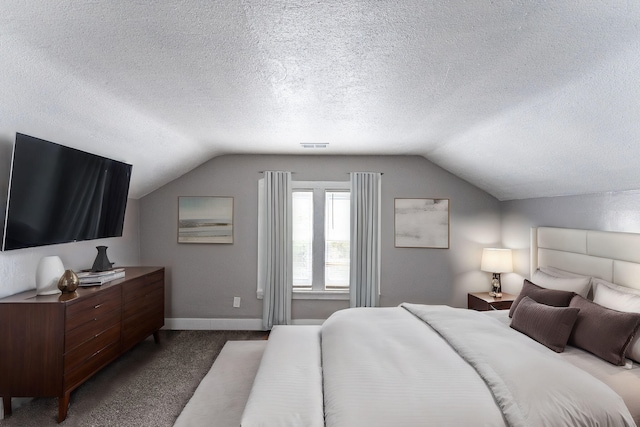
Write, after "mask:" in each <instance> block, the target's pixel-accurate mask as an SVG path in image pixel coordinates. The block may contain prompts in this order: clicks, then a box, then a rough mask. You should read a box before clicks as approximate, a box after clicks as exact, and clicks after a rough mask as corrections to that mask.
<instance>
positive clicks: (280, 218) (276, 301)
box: [261, 171, 292, 329]
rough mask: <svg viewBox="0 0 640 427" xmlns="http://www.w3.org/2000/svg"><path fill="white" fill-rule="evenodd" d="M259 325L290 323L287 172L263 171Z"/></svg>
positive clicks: (290, 287)
mask: <svg viewBox="0 0 640 427" xmlns="http://www.w3.org/2000/svg"><path fill="white" fill-rule="evenodd" d="M264 203H265V205H264V209H263V215H264V218H263V221H264V222H263V224H264V242H263V245H264V247H263V248H262V249H263V250H262V251H261V252H262V254H263V256H264V260H263V262H262V263H261V266H262V272H261V274H262V275H263V280H264V282H263V283H264V296H263V300H262V304H263V312H262V325H263V327H264V328H265V329H271V328H272V327H273V325H288V324H290V323H291V292H292V290H291V289H292V264H291V172H282V171H265V173H264Z"/></svg>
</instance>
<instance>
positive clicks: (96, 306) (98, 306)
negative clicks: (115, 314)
mask: <svg viewBox="0 0 640 427" xmlns="http://www.w3.org/2000/svg"><path fill="white" fill-rule="evenodd" d="M100 307H102V304H97V305H94V306H93V308H100Z"/></svg>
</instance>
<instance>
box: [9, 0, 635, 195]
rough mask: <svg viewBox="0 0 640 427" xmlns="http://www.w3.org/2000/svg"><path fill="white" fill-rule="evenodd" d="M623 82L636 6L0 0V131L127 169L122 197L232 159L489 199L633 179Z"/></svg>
mask: <svg viewBox="0 0 640 427" xmlns="http://www.w3.org/2000/svg"><path fill="white" fill-rule="evenodd" d="M639 76H640V2H635V1H585V2H574V1H564V0H560V1H506V0H505V1H449V0H413V1H405V0H349V1H311V0H255V1H251V0H236V1H232V0H226V1H211V0H183V1H168V0H167V1H131V0H126V1H125V0H117V1H115V0H114V1H104V2H97V1H95V0H58V1H42V0H3V1H2V2H0V141H1V142H5V143H8V142H10V141H12V140H13V137H14V135H15V132H22V133H26V134H29V135H33V136H37V137H40V138H44V139H49V140H52V141H54V142H58V143H61V144H65V145H70V146H73V147H76V148H80V149H84V150H87V151H91V152H94V153H98V154H102V155H105V156H108V157H112V158H116V159H119V160H125V161H128V162H130V163H132V164H133V165H134V176H133V181H132V188H131V196H132V197H134V198H138V197H141V196H143V195H144V194H147V193H149V192H150V191H153V190H154V189H156V188H158V187H160V186H162V185H164V184H165V183H167V182H169V181H171V180H173V179H175V178H176V177H178V176H180V175H182V174H184V173H186V172H187V171H189V170H191V169H193V168H194V167H196V166H197V165H199V164H201V163H203V162H205V161H207V160H208V159H210V158H212V157H214V156H217V155H222V154H230V153H265V154H284V153H286V154H337V155H351V154H375V155H386V154H407V155H409V154H414V155H422V156H424V157H425V158H427V159H429V160H430V161H432V162H434V163H436V164H438V165H440V166H442V167H443V168H445V169H447V170H449V171H451V172H452V173H454V174H456V175H458V176H460V177H461V178H463V179H465V180H467V181H469V182H471V183H473V184H475V185H477V186H478V187H480V188H482V189H484V190H486V191H487V192H489V193H490V194H492V195H494V196H495V197H497V198H498V199H500V200H509V199H520V198H530V197H543V196H556V195H572V194H584V193H594V192H606V191H623V190H631V189H640V167H639V166H638V160H637V159H639V158H640V82H639ZM301 143H328V144H329V145H328V147H327V148H325V149H316V150H310V149H305V148H302V147H301Z"/></svg>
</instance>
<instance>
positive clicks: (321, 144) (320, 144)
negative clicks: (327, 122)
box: [300, 142, 329, 148]
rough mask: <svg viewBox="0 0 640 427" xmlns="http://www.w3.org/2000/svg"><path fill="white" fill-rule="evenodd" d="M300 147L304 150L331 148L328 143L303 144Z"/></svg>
mask: <svg viewBox="0 0 640 427" xmlns="http://www.w3.org/2000/svg"><path fill="white" fill-rule="evenodd" d="M300 146H301V147H302V148H327V147H328V146H329V143H328V142H301V143H300Z"/></svg>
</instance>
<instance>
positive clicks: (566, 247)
mask: <svg viewBox="0 0 640 427" xmlns="http://www.w3.org/2000/svg"><path fill="white" fill-rule="evenodd" d="M540 266H546V267H556V268H559V269H562V270H566V271H570V272H572V273H578V274H583V275H585V276H593V277H599V278H600V279H604V280H607V281H609V282H612V283H615V284H618V285H621V286H626V287H629V288H635V289H640V234H636V233H619V232H611V231H595V230H579V229H575V228H554V227H538V228H532V229H531V276H533V272H534V271H535V269H536V268H538V267H540ZM531 276H530V277H531Z"/></svg>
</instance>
